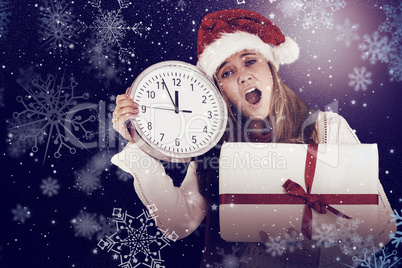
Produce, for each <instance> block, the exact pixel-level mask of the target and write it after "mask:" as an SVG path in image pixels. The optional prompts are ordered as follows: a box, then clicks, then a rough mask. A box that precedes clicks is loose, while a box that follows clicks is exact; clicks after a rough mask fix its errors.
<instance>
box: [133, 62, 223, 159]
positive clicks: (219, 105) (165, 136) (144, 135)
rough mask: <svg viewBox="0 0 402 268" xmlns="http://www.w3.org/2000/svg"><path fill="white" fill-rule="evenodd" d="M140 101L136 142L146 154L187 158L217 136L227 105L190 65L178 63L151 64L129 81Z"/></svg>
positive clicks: (209, 147)
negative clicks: (132, 80) (132, 81)
mask: <svg viewBox="0 0 402 268" xmlns="http://www.w3.org/2000/svg"><path fill="white" fill-rule="evenodd" d="M130 94H131V95H133V96H134V101H135V102H137V103H138V104H139V111H140V113H139V115H138V117H137V118H136V119H135V120H132V121H131V122H132V124H133V125H134V127H135V129H136V135H135V136H134V140H135V142H136V143H137V144H138V145H139V146H140V148H142V149H143V150H145V151H146V152H147V153H149V154H150V155H152V156H154V157H156V158H158V159H162V160H167V161H171V162H187V161H190V159H191V157H195V156H198V155H201V154H203V153H206V152H207V151H208V150H210V149H211V148H212V147H213V146H215V144H216V143H217V142H218V141H219V139H220V138H221V137H222V135H223V132H224V130H225V128H226V121H227V109H226V105H225V103H224V101H223V99H222V96H221V94H220V92H219V90H218V89H217V88H216V86H215V84H214V83H213V82H212V81H211V80H210V79H208V78H207V77H206V76H205V75H204V74H203V73H202V72H200V71H199V70H198V69H197V68H196V67H195V66H193V65H191V64H188V63H184V62H178V61H165V62H161V63H158V64H155V65H152V66H151V67H149V68H148V69H146V70H145V71H143V72H142V73H141V74H140V75H139V76H138V78H137V79H136V80H135V81H134V83H133V85H132V87H131V90H130Z"/></svg>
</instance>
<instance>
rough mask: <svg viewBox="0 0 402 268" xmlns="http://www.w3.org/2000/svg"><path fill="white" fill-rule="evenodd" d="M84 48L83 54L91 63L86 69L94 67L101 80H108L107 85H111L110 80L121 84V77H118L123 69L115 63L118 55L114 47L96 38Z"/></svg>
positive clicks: (89, 69) (97, 76)
mask: <svg viewBox="0 0 402 268" xmlns="http://www.w3.org/2000/svg"><path fill="white" fill-rule="evenodd" d="M84 48H85V52H84V53H83V56H84V58H85V59H87V60H88V62H89V64H90V65H91V66H90V67H84V70H85V71H87V72H89V71H91V70H92V69H94V70H95V71H96V75H95V77H96V78H97V79H98V81H99V82H103V81H105V80H106V83H107V84H106V86H108V85H109V83H110V81H113V82H115V83H117V84H119V83H120V79H117V74H118V73H119V72H121V71H122V70H121V69H120V68H117V67H116V65H115V64H114V61H115V58H116V57H115V53H114V52H113V49H112V47H111V46H110V45H108V44H104V43H102V42H100V41H99V40H97V39H96V38H94V39H91V41H90V42H89V44H88V45H87V44H85V45H84ZM91 67H92V68H91Z"/></svg>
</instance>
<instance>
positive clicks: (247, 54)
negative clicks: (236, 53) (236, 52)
mask: <svg viewBox="0 0 402 268" xmlns="http://www.w3.org/2000/svg"><path fill="white" fill-rule="evenodd" d="M249 55H254V56H255V55H257V53H253V52H248V53H244V54H241V55H240V58H243V57H245V56H249Z"/></svg>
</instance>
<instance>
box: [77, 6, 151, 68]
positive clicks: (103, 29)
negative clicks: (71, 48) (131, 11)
mask: <svg viewBox="0 0 402 268" xmlns="http://www.w3.org/2000/svg"><path fill="white" fill-rule="evenodd" d="M118 2H119V8H118V9H116V10H104V9H103V8H102V7H101V1H100V0H99V1H90V2H89V3H90V4H91V5H92V7H94V8H96V9H97V15H96V17H95V18H94V21H93V22H92V23H91V24H89V25H88V24H87V23H85V22H83V21H79V22H78V24H77V27H78V28H79V29H80V32H85V31H86V30H87V29H91V31H92V32H93V33H94V34H95V37H96V40H97V41H96V43H97V44H101V45H102V46H106V47H107V46H110V47H117V48H118V56H119V59H120V61H122V62H126V63H128V64H130V63H131V62H130V61H131V58H133V57H134V56H135V53H134V49H131V48H128V47H127V46H125V45H124V44H123V41H124V40H125V39H127V38H126V36H127V34H128V33H129V32H133V33H135V34H138V35H140V36H142V33H143V31H149V30H150V27H144V26H143V25H142V22H140V23H134V24H133V26H132V27H131V26H129V25H128V23H127V22H126V20H125V19H124V17H123V14H122V13H123V9H125V8H127V7H128V6H129V5H130V4H131V2H130V1H123V0H118ZM77 27H76V28H77ZM104 63H105V62H104ZM106 63H107V62H106Z"/></svg>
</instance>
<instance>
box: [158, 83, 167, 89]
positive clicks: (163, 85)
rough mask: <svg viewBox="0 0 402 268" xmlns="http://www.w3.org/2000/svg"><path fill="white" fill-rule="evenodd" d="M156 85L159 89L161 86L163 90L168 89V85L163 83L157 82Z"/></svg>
mask: <svg viewBox="0 0 402 268" xmlns="http://www.w3.org/2000/svg"><path fill="white" fill-rule="evenodd" d="M156 84H157V85H158V89H160V85H162V89H164V88H166V84H165V82H163V81H162V83H161V82H159V81H158V82H156Z"/></svg>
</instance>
